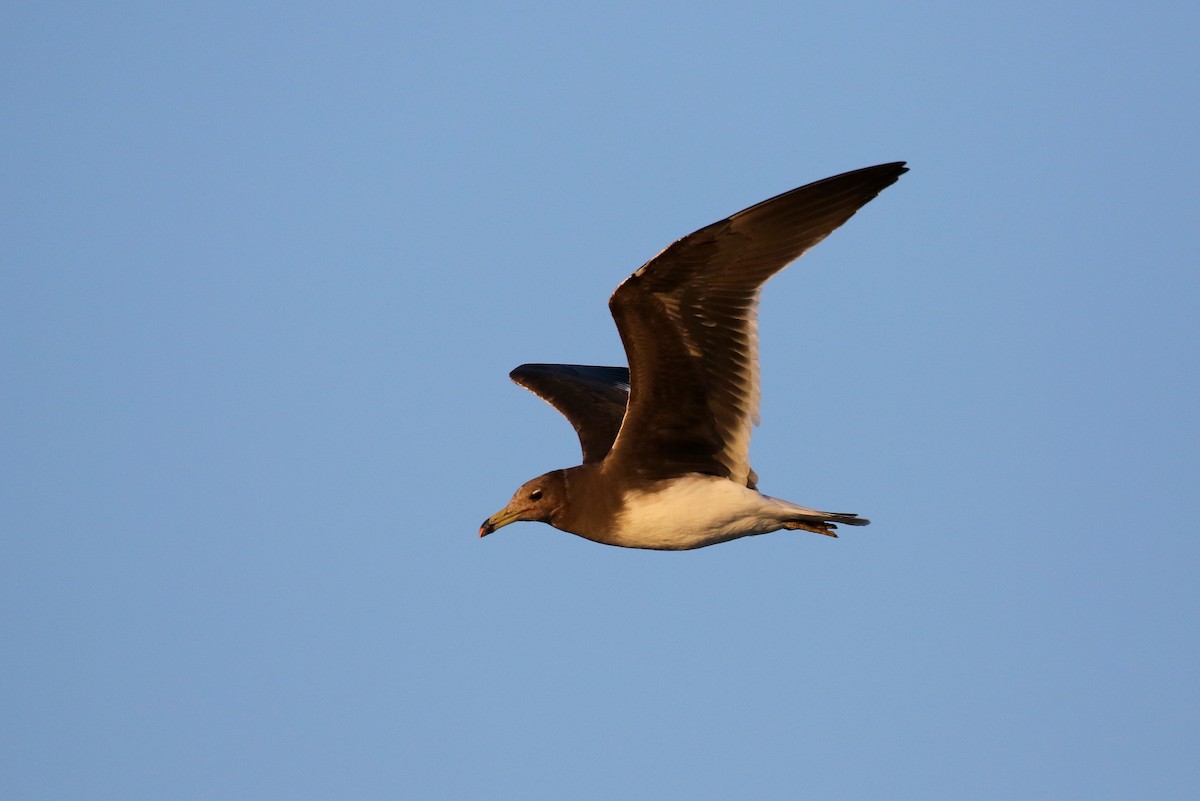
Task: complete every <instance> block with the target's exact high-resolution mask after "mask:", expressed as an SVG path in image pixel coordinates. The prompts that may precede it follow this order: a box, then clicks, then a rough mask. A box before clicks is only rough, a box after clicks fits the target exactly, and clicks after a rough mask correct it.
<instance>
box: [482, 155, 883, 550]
mask: <svg viewBox="0 0 1200 801" xmlns="http://www.w3.org/2000/svg"><path fill="white" fill-rule="evenodd" d="M905 171H906V170H905V168H904V166H903V164H902V163H894V164H883V165H879V166H877V167H867V168H865V169H862V170H856V171H854V172H850V173H845V174H843V175H838V176H835V177H833V178H827V179H825V180H824V181H818V182H816V183H814V184H809V185H808V186H804V187H801V188H799V189H795V190H792V191H791V192H787V193H785V194H783V195H780V196H778V197H775V198H772V199H770V200H767V201H764V202H762V203H759V204H758V205H756V206H752V207H750V208H749V209H746V210H745V211H742V212H739V213H738V214H735V215H733V216H732V217H730V218H728V219H725V220H721V221H720V222H717V223H713V224H712V225H710V226H706V227H705V228H702V229H700V230H699V231H696V232H695V233H692V234H690V235H688V236H686V237H684V238H683V239H680V240H679V241H677V242H675V243H674V244H673V245H671V246H670V247H668V248H667V249H666V250H664V251H663V252H662V253H660V254H659V255H658V256H656V257H655V258H654V259H652V260H651V261H649V262H647V263H646V264H645V265H644V266H642V268H641V269H639V270H638V271H637V272H635V273H634V274H633V275H631V276H630V277H629V278H628V279H626V280H625V281H624V282H623V283H622V284H621V285H620V286H619V287H617V290H616V292H614V293H613V296H612V298H611V300H610V301H609V307H610V308H611V310H612V313H613V318H614V320H615V321H616V323H617V328H618V330H619V331H620V334H621V339H622V342H623V343H624V345H625V351H626V354H627V355H628V357H629V363H630V368H629V369H628V370H626V369H625V368H622V367H595V366H587V365H544V364H543V365H538V364H532V365H522V366H521V367H518V368H517V369H516V370H514V371H513V372H512V378H513V380H514V381H516V382H517V383H519V384H521V385H523V386H525V387H527V388H529V389H530V390H532V391H533V392H535V393H536V394H538V395H539V396H541V397H542V398H544V399H545V400H547V401H548V402H549V403H551V404H552V405H553V406H554V407H555V408H557V409H558V410H559V411H560V412H562V413H563V414H564V415H565V416H566V417H567V419H568V420H569V421H570V422H571V424H572V425H573V426H574V427H575V430H576V432H577V433H578V434H579V440H580V444H581V446H582V449H583V464H582V465H580V466H578V467H573V468H568V469H565V470H555V471H552V472H550V473H546V474H545V475H543V476H539V477H538V478H535V479H533V480H531V481H528V482H526V483H525V484H524V485H523V486H522V487H521V488H520V489H519V490H517V492H516V494H515V495H514V496H513V498H512V500H511V501H510V502H509V504H508V505H507V506H506V507H505V508H504V509H502V510H501V511H500V512H498V513H497V514H495V515H493V516H492V517H490V518H488V519H487V520H485V521H484V523H483V525H482V526H481V527H480V531H479V533H480V536H484V535H486V534H489V533H491V532H492V531H494V530H496V529H497V528H500V527H501V526H504V525H507V524H509V523H512V522H515V521H517V520H536V521H541V522H545V523H549V524H550V525H552V526H554V527H556V528H559V529H562V530H564V531H568V532H571V533H573V534H578V535H579V536H581V537H585V538H587V539H590V540H594V541H596V542H601V543H605V544H608V545H617V546H622V547H628V548H651V549H656V550H685V549H690V548H701V547H704V546H706V545H714V544H716V543H719V542H726V541H728V540H732V539H737V538H739V537H745V536H749V535H753V534H764V533H767V532H770V531H776V530H779V529H803V530H807V531H814V532H817V533H821V534H828V535H830V536H836V535H835V534H834V533H833V529H834V528H835V527H836V525H835V524H838V523H842V524H847V525H865V524H866V523H867V522H868V521H866V520H864V519H863V518H860V517H858V516H857V515H853V514H848V513H840V512H822V511H819V510H816V509H810V508H808V507H804V506H798V505H796V504H793V503H789V502H788V501H783V500H779V499H777V498H772V497H770V496H767V495H764V494H762V493H760V492H759V491H758V489H757V483H758V478H757V476H756V475H755V474H754V471H753V470H752V469H751V468H750V463H749V445H750V431H751V427H752V426H753V425H754V424H755V423H757V421H758V394H759V380H758V324H757V318H756V312H757V305H758V297H759V293H760V291H761V289H762V285H763V284H764V283H765V282H766V280H767V279H768V278H770V277H771V276H772V275H774V274H775V273H776V272H778V271H779V270H781V269H783V267H784V266H786V265H787V264H788V263H789V262H791V261H792V260H794V259H795V258H797V257H798V256H799V255H800V254H802V253H803V252H804V251H805V250H807V249H808V248H809V247H812V246H813V245H815V244H816V243H817V242H819V241H820V240H821V239H823V238H824V237H825V236H826V235H828V234H829V233H830V232H831V231H833V230H834V229H835V228H837V227H838V226H839V225H841V224H842V223H843V222H845V221H846V220H847V219H849V218H850V216H851V215H853V214H854V212H855V211H857V210H858V209H859V208H860V207H861V206H862V205H864V204H865V203H867V202H868V201H870V200H871V199H872V198H873V197H875V195H877V194H878V193H879V192H880V191H881V190H882V189H884V188H885V187H887V186H889V185H890V184H892V183H894V182H895V181H896V179H897V178H899V177H900V175H901V174H902V173H904V172H905Z"/></svg>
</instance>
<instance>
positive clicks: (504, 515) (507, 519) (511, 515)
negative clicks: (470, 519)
mask: <svg viewBox="0 0 1200 801" xmlns="http://www.w3.org/2000/svg"><path fill="white" fill-rule="evenodd" d="M520 519H521V511H520V510H517V511H513V510H512V509H507V508H506V509H501V510H500V511H499V512H496V514H494V515H492V516H491V517H489V518H488V519H487V520H484V521H483V525H482V526H480V527H479V536H481V537H486V536H487V535H488V534H491V533H492V532H493V531H495V530H496V529H498V528H504V527H505V526H507V525H508V524H509V523H515V522H517V521H518V520H520Z"/></svg>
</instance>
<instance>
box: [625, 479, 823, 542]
mask: <svg viewBox="0 0 1200 801" xmlns="http://www.w3.org/2000/svg"><path fill="white" fill-rule="evenodd" d="M803 509H804V507H797V506H794V505H793V504H790V503H788V502H787V501H780V500H778V499H776V498H771V497H768V496H766V495H763V494H762V493H760V492H758V491H756V490H752V489H748V488H746V487H744V486H741V485H740V484H735V483H734V482H732V481H730V480H729V479H726V478H717V477H715V476H702V475H695V476H687V477H685V478H681V479H677V480H675V481H672V482H671V483H669V484H666V485H665V486H664V488H663V489H661V490H659V491H657V492H646V493H635V494H633V495H630V496H629V497H627V498H626V499H625V505H624V507H623V508H622V510H621V512H620V514H619V515H618V516H617V524H616V526H615V528H614V530H613V531H612V532H611V536H612V538H613V540H614V544H616V545H623V546H625V547H627V548H656V549H662V550H681V549H686V548H701V547H703V546H705V545H713V544H715V543H718V542H725V541H727V540H732V539H737V538H738V537H746V536H749V535H751V534H765V533H767V532H768V531H775V530H776V529H778V528H780V525H781V519H782V517H786V516H787V514H788V513H789V512H791V513H793V514H794V513H795V512H796V511H798V510H803ZM805 511H807V510H805Z"/></svg>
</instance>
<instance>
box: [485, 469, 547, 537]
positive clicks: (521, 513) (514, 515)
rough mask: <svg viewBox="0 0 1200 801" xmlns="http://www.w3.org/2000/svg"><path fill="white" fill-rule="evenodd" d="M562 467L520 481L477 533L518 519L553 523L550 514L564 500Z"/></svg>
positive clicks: (494, 528)
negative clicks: (502, 506) (514, 491)
mask: <svg viewBox="0 0 1200 801" xmlns="http://www.w3.org/2000/svg"><path fill="white" fill-rule="evenodd" d="M565 473H566V471H565V470H553V471H551V472H549V473H546V474H545V475H544V476H538V477H537V478H534V479H530V480H529V481H526V482H525V483H524V484H522V485H521V488H520V489H519V490H517V492H516V494H515V495H513V497H512V500H511V501H509V502H508V506H505V507H504V508H503V509H501V510H500V511H499V512H496V514H494V515H492V516H491V517H489V518H488V519H487V520H484V521H483V525H482V526H480V527H479V536H481V537H486V536H487V535H488V534H491V533H492V532H493V531H495V530H496V529H498V528H502V527H504V526H507V525H508V524H509V523H515V522H517V521H518V520H533V521H536V522H539V523H550V524H551V525H553V522H554V516H555V514H556V513H558V512H559V510H560V509H561V508H562V506H563V504H564V503H566V500H567V485H566V481H565V479H564V474H565Z"/></svg>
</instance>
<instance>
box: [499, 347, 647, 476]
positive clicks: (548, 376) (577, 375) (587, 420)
mask: <svg viewBox="0 0 1200 801" xmlns="http://www.w3.org/2000/svg"><path fill="white" fill-rule="evenodd" d="M508 377H509V378H511V379H512V380H513V381H515V382H517V383H518V384H520V385H521V386H523V387H525V388H526V389H528V390H529V391H530V392H532V393H533V394H535V395H537V396H538V397H539V398H541V399H542V400H544V401H546V402H547V403H549V404H550V405H551V406H553V407H554V408H555V409H558V411H559V412H561V413H562V415H563V416H564V417H566V418H567V420H569V421H570V423H571V425H572V426H574V428H575V433H576V434H578V435H579V445H580V447H581V448H582V449H583V463H584V464H588V463H589V462H598V461H600V460H601V459H603V458H604V457H605V456H607V455H608V451H609V449H610V448H612V444H613V440H615V439H616V438H617V431H618V430H620V428H621V420H622V419H623V418H624V417H625V405H626V402H627V401H628V399H629V370H627V369H626V368H624V367H594V366H591V365H586V364H522V365H521V366H520V367H518V368H517V369H515V370H513V371H512V372H511V373H509V374H508Z"/></svg>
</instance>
